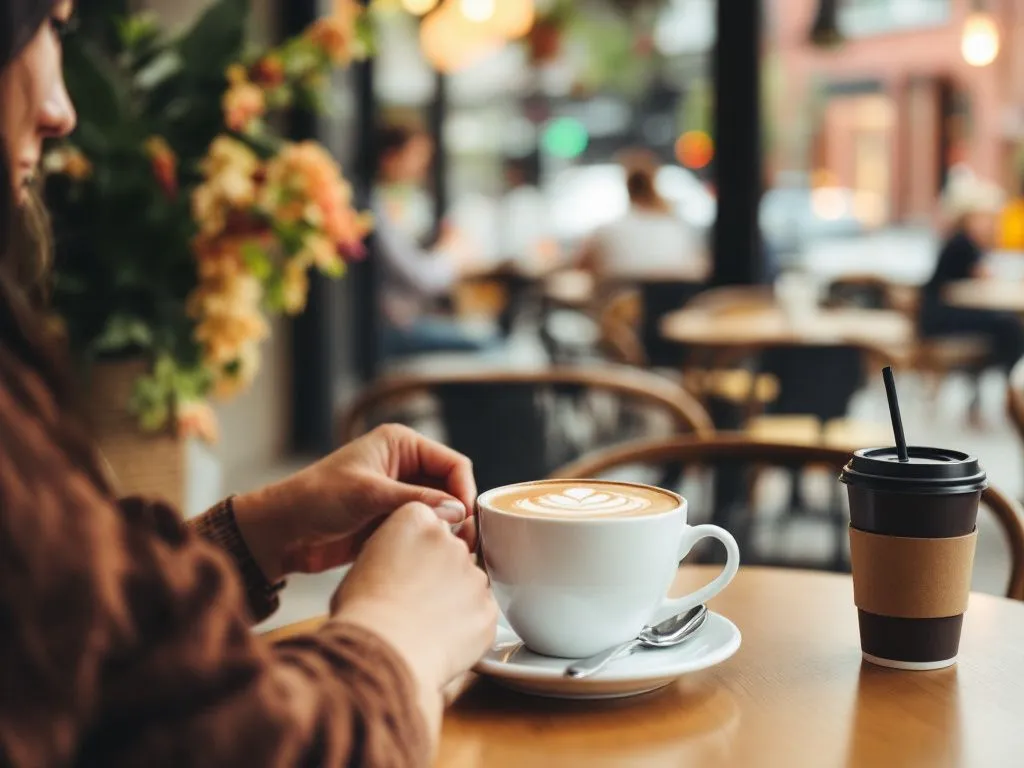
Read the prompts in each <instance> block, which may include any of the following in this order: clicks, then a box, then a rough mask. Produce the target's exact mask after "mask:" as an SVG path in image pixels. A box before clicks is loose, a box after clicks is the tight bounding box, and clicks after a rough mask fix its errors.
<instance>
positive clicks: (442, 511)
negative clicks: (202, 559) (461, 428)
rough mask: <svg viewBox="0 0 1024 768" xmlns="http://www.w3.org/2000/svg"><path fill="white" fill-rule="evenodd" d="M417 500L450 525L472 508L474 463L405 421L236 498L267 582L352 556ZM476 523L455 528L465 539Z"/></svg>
mask: <svg viewBox="0 0 1024 768" xmlns="http://www.w3.org/2000/svg"><path fill="white" fill-rule="evenodd" d="M414 501H415V502H419V503H420V504H423V505H425V506H426V507H429V508H430V509H432V510H433V511H434V514H435V515H436V516H437V517H438V518H440V519H441V520H443V521H444V522H445V523H446V524H448V525H454V524H456V523H460V522H462V521H464V520H465V519H466V517H467V516H468V514H471V513H472V512H471V511H472V509H473V505H474V503H475V501H476V482H475V481H474V479H473V466H472V463H471V462H470V460H469V459H467V458H466V457H465V456H463V455H461V454H459V453H457V452H456V451H453V450H452V449H450V448H448V447H446V446H443V445H441V444H440V443H437V442H434V441H433V440H428V439H427V438H425V437H423V436H422V435H420V434H418V433H416V432H414V431H413V430H411V429H409V428H408V427H402V426H398V425H387V426H383V427H379V428H377V429H375V430H373V431H372V432H370V433H369V434H367V435H364V436H363V437H360V438H358V439H356V440H353V441H352V442H351V443H349V444H348V445H346V446H345V447H344V448H341V449H339V450H337V451H335V452H334V453H333V454H331V455H330V456H328V457H327V458H325V459H323V460H321V461H319V462H317V463H316V464H313V465H312V466H310V467H308V468H306V469H304V470H303V471H301V472H299V473H297V474H295V475H292V476H291V477H289V478H287V479H286V480H283V481H282V482H280V483H277V484H275V485H271V486H268V487H267V488H265V489H263V490H260V491H257V492H255V493H251V494H245V495H242V496H238V497H236V498H235V499H234V509H235V517H236V519H237V521H238V526H239V529H240V530H241V532H242V535H243V536H244V537H245V540H246V544H248V546H249V549H250V550H251V551H252V553H253V556H254V557H255V558H256V561H257V562H258V563H259V565H260V567H261V568H262V569H263V571H264V574H265V575H266V576H267V578H268V579H269V580H270V581H277V580H278V579H280V578H281V577H282V576H283V575H284V574H286V573H289V572H307V573H314V572H318V571H323V570H326V569H328V568H333V567H335V566H338V565H344V564H346V563H349V562H351V561H352V560H353V559H354V558H355V556H356V554H357V553H358V552H359V550H360V548H361V547H362V545H363V543H364V542H365V541H366V540H367V539H368V538H369V537H370V535H372V534H373V532H374V531H375V530H376V529H377V527H378V526H379V525H380V524H381V523H382V522H383V521H384V520H385V519H386V518H387V517H388V516H389V515H390V514H391V513H392V512H394V511H395V510H396V509H398V508H399V507H401V506H402V505H404V504H408V503H409V502H414ZM474 531H475V527H474V526H472V525H467V526H465V532H464V533H462V534H460V535H462V536H463V537H464V538H465V539H466V540H467V541H468V540H469V539H470V538H471V537H472V536H473V534H474Z"/></svg>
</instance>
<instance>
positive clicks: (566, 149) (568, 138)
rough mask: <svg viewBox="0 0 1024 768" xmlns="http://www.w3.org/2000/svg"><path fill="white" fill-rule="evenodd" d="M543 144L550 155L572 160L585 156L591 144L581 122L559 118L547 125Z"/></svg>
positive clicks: (569, 118) (568, 118)
mask: <svg viewBox="0 0 1024 768" xmlns="http://www.w3.org/2000/svg"><path fill="white" fill-rule="evenodd" d="M541 142H542V143H543V145H544V149H545V151H547V153H548V154H550V155H553V156H554V157H561V158H564V159H566V160H572V159H574V158H577V157H579V156H580V155H582V154H583V152H584V151H585V150H586V148H587V145H588V144H589V143H590V136H589V135H588V134H587V129H586V127H585V126H584V125H583V123H581V122H580V121H579V120H576V119H575V118H572V117H558V118H555V119H554V120H552V121H551V122H550V123H548V124H547V127H546V128H545V129H544V135H543V137H542V138H541Z"/></svg>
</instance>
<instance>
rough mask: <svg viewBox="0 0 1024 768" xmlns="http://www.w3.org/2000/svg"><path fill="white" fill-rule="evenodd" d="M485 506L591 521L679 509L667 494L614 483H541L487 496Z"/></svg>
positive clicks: (574, 481) (647, 488)
mask: <svg viewBox="0 0 1024 768" xmlns="http://www.w3.org/2000/svg"><path fill="white" fill-rule="evenodd" d="M481 503H484V504H490V505H492V506H494V507H495V508H496V509H499V510H501V511H502V512H508V513H510V514H513V515H523V516H525V517H549V518H557V519H561V520H587V519H597V518H606V517H634V516H638V515H658V514H661V513H662V512H668V511H669V510H673V509H676V508H678V507H679V504H680V500H679V497H678V496H675V495H673V494H671V493H668V492H667V491H663V490H661V489H660V488H653V487H651V486H646V485H635V484H632V483H616V482H614V481H610V480H541V481H539V482H536V483H520V484H518V485H509V486H506V487H504V488H498V489H495V490H494V491H490V492H488V493H485V494H484V495H483V496H482V497H481Z"/></svg>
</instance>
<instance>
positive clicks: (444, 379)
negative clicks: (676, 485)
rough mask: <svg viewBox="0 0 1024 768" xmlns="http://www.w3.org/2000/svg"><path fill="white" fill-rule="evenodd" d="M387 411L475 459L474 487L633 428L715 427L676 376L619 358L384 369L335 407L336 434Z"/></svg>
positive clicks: (388, 416)
mask: <svg viewBox="0 0 1024 768" xmlns="http://www.w3.org/2000/svg"><path fill="white" fill-rule="evenodd" d="M414 403H415V404H417V407H415V408H410V405H411V404H414ZM386 421H404V422H405V423H410V425H411V426H415V427H417V428H419V429H421V430H422V431H425V432H430V431H432V430H433V431H435V432H436V433H437V435H436V436H437V437H439V438H441V439H443V440H444V441H445V442H446V443H447V444H448V445H450V446H451V447H452V448H454V449H455V450H457V451H460V452H461V453H464V454H465V455H467V456H469V457H470V459H472V460H473V466H474V472H475V474H476V478H477V483H478V485H479V487H480V489H481V490H484V489H487V488H493V487H495V486H498V485H504V484H507V483H513V482H521V481H528V480H535V479H537V478H539V477H545V476H546V475H547V474H548V473H550V471H551V470H552V469H553V468H554V467H557V466H559V465H560V464H562V463H564V462H566V461H569V460H571V459H572V458H574V457H577V456H580V455H581V454H582V453H584V452H586V451H588V450H592V449H594V448H597V447H599V446H603V445H609V444H613V443H617V442H622V441H623V440H626V439H630V438H635V437H638V436H640V435H652V434H662V435H666V434H677V433H686V432H693V433H697V434H708V433H710V432H712V431H713V429H714V428H713V425H712V422H711V419H710V417H709V416H708V415H707V413H706V412H705V411H704V409H703V408H701V406H700V405H699V404H698V403H697V402H696V401H695V400H694V399H693V397H691V396H690V395H689V394H688V393H687V392H686V391H685V390H683V389H682V388H681V387H679V386H678V385H675V384H673V383H672V382H671V381H669V380H667V379H665V378H663V377H661V376H657V375H655V374H651V373H647V372H645V371H640V370H631V369H627V368H618V367H602V368H582V367H580V368H552V369H545V370H538V371H522V370H505V371H486V372H479V373H477V372H474V373H460V374H446V375H437V376H395V377H391V378H386V379H383V380H381V381H380V382H378V383H377V384H375V385H373V386H371V387H370V388H369V389H367V390H366V391H365V392H364V393H363V394H362V395H361V396H360V397H359V398H358V399H357V400H356V402H355V403H354V404H353V405H352V406H351V408H349V409H348V410H347V411H346V412H345V414H344V415H343V416H342V417H341V419H340V421H339V425H338V439H339V441H340V442H342V443H344V442H347V441H349V440H351V439H353V438H354V437H356V436H358V435H360V434H362V433H364V432H366V431H368V430H369V429H372V428H373V427H374V426H376V425H378V424H381V423H384V422H386Z"/></svg>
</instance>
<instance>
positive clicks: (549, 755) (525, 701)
mask: <svg viewBox="0 0 1024 768" xmlns="http://www.w3.org/2000/svg"><path fill="white" fill-rule="evenodd" d="M713 572H716V570H715V571H713V570H711V569H709V568H707V567H692V568H690V567H687V568H683V569H681V570H680V574H679V577H678V579H677V580H676V586H675V589H674V591H675V592H676V593H678V594H682V593H684V592H686V591H690V590H692V589H694V588H696V587H697V586H699V585H700V584H703V583H705V582H707V581H708V580H709V579H710V578H711V577H712V574H713ZM710 607H711V608H712V609H713V610H715V611H717V612H719V613H721V614H723V615H725V616H727V617H728V618H730V619H731V620H732V621H733V622H734V623H735V624H736V625H737V626H738V627H739V628H740V631H741V632H742V633H743V645H742V646H741V647H740V650H739V651H738V652H737V654H736V656H734V657H733V658H732V659H730V660H728V661H726V662H725V663H724V664H722V665H720V666H718V667H714V668H712V669H709V670H705V671H704V672H700V673H696V674H694V675H689V676H686V677H683V678H682V679H680V680H679V681H678V682H676V683H675V684H673V685H671V686H669V687H668V688H665V689H662V690H661V691H657V692H655V693H651V694H647V695H646V696H641V697H637V698H633V699H619V700H613V701H605V702H579V701H562V700H555V699H551V700H548V699H540V698H534V697H529V696H525V695H522V694H516V693H512V692H510V691H506V690H504V689H502V688H500V687H499V686H497V685H496V684H494V683H491V682H490V681H487V680H482V679H477V678H474V677H473V676H470V677H469V678H467V680H466V681H464V683H463V684H462V686H461V687H460V690H459V691H458V692H456V693H455V696H456V698H455V701H454V703H453V705H452V706H451V708H450V709H449V711H448V713H447V715H446V717H445V721H444V729H443V732H442V736H441V745H440V750H439V754H438V760H437V765H439V766H445V768H485V767H486V768H520V767H521V766H526V765H537V766H564V767H565V768H574V767H577V766H578V767H579V768H613V767H614V768H620V767H621V768H633V766H643V767H644V768H661V767H664V768H669V767H670V766H671V767H672V768H676V766H687V768H702V767H703V766H769V767H771V766H779V768H782V767H783V766H786V767H787V768H788V767H792V768H803V767H804V766H806V767H807V768H812V767H813V768H830V767H831V766H836V767H837V768H838V767H840V766H842V767H843V768H877V767H878V766H922V767H924V766H928V767H929V768H931V767H933V766H964V768H974V767H975V766H976V767H977V768H990V767H991V766H1004V765H1005V766H1009V765H1019V764H1020V756H1021V754H1022V753H1024V730H1022V729H1021V728H1020V724H1021V722H1024V696H1021V694H1020V691H1019V689H1018V688H1017V686H1016V685H1014V683H1013V681H1015V680H1019V679H1021V677H1022V676H1024V653H1021V651H1020V638H1021V637H1024V604H1022V603H1018V602H1014V601H1010V600H1006V599H1004V598H999V597H992V596H989V595H980V594H972V595H971V603H970V608H969V609H968V611H967V614H966V617H965V620H964V629H963V637H962V641H961V646H960V661H959V663H958V664H957V665H955V666H953V667H950V668H948V669H943V670H938V671H935V672H905V671H898V670H890V669H883V668H881V667H875V666H873V665H871V664H866V663H862V662H861V656H860V644H859V639H858V634H857V612H856V609H855V608H854V605H853V583H852V581H851V579H850V577H849V576H843V575H835V574H826V573H815V572H811V571H796V570H776V569H770V568H741V569H740V573H739V575H738V576H737V577H736V580H735V581H734V582H733V584H732V585H731V586H730V587H729V588H728V589H726V590H725V592H723V593H722V594H721V595H719V596H718V597H716V598H715V599H714V600H713V601H712V602H711V604H710ZM315 624H316V623H315V622H310V623H306V624H304V625H296V626H295V627H292V628H289V629H286V630H281V631H278V632H277V633H274V634H273V635H272V637H282V636H288V635H290V634H295V633H297V632H299V631H304V630H305V631H308V630H310V629H312V628H314V627H315Z"/></svg>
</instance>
